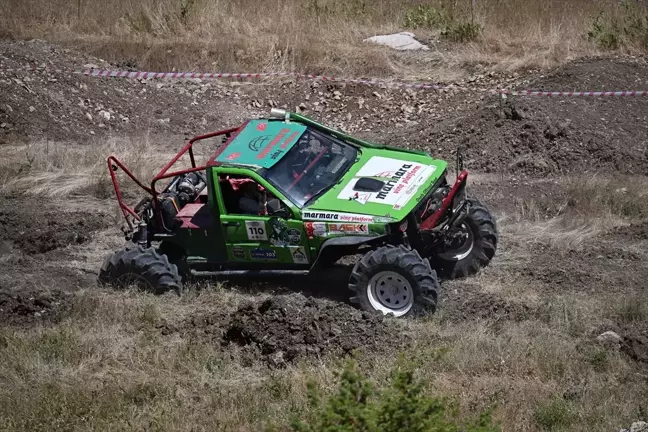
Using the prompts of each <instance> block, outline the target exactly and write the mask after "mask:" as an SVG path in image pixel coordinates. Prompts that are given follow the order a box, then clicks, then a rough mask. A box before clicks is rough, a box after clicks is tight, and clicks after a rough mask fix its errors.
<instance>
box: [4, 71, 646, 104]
mask: <svg viewBox="0 0 648 432" xmlns="http://www.w3.org/2000/svg"><path fill="white" fill-rule="evenodd" d="M0 71H2V72H19V71H22V72H25V71H27V72H40V71H48V72H54V73H58V74H65V73H71V74H76V75H85V76H91V77H97V78H127V79H201V80H202V79H205V80H208V79H225V78H233V79H260V78H270V77H295V78H306V79H311V80H320V81H325V82H339V83H353V84H366V85H387V86H395V87H405V88H412V89H433V90H441V91H444V90H445V91H447V90H472V91H485V92H489V93H492V94H500V95H511V96H547V97H636V96H648V90H625V91H569V92H566V91H540V90H521V91H515V90H507V89H501V90H488V89H481V88H469V87H463V86H460V85H441V84H432V83H420V82H419V83H412V82H406V81H399V80H386V79H381V78H370V79H362V78H341V77H330V76H325V75H314V74H303V73H299V72H260V73H228V72H207V73H203V72H138V71H118V70H106V69H72V70H62V69H48V68H42V67H31V68H29V67H28V68H13V69H0Z"/></svg>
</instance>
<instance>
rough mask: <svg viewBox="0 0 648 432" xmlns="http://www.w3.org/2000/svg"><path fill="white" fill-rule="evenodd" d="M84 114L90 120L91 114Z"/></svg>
mask: <svg viewBox="0 0 648 432" xmlns="http://www.w3.org/2000/svg"><path fill="white" fill-rule="evenodd" d="M85 116H86V118H87V119H88V120H89V121H92V114H90V113H86V114H85Z"/></svg>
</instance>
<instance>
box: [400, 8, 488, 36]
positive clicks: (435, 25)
mask: <svg viewBox="0 0 648 432" xmlns="http://www.w3.org/2000/svg"><path fill="white" fill-rule="evenodd" d="M471 16H472V12H471ZM404 25H405V27H407V28H411V29H417V28H424V29H441V37H443V38H445V39H448V40H451V41H453V42H471V41H475V40H477V39H478V38H479V36H480V35H481V33H482V31H483V28H482V26H481V25H480V24H478V23H476V22H475V21H474V19H473V18H471V19H470V20H465V19H464V18H459V17H458V11H456V10H455V7H454V6H453V7H452V8H451V9H446V8H444V7H441V8H435V7H434V6H430V5H419V6H417V7H415V8H411V9H409V10H408V11H407V12H406V13H405V23H404Z"/></svg>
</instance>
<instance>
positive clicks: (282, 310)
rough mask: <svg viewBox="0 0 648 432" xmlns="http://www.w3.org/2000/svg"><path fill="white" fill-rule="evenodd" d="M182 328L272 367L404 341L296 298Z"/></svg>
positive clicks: (362, 318)
mask: <svg viewBox="0 0 648 432" xmlns="http://www.w3.org/2000/svg"><path fill="white" fill-rule="evenodd" d="M182 327H183V328H193V329H194V331H198V332H199V333H200V334H202V335H206V336H208V337H209V338H211V339H214V340H217V341H219V343H221V344H223V345H224V346H229V345H232V344H233V345H238V346H240V347H243V348H244V349H245V350H246V351H247V352H248V353H252V355H254V356H255V357H256V356H258V357H261V358H263V359H265V360H266V361H267V362H268V363H269V364H271V365H274V366H281V365H283V364H286V363H289V362H293V361H295V360H298V359H304V358H312V357H319V356H323V355H327V354H337V355H344V354H348V353H350V352H352V351H353V350H356V349H368V350H371V351H372V352H376V351H382V350H386V349H399V348H401V347H402V346H404V344H405V343H407V340H408V338H407V336H406V335H404V334H403V333H402V329H398V328H397V327H396V324H395V323H392V322H391V321H390V320H389V319H385V318H383V317H381V316H379V315H375V314H369V313H366V312H362V311H359V310H357V309H355V308H353V307H351V306H348V305H344V304H340V303H337V302H332V301H327V300H321V299H315V298H306V297H304V296H302V295H298V294H291V295H281V296H276V297H272V298H269V299H267V300H265V301H263V302H249V303H247V304H245V305H243V306H241V307H240V308H238V310H237V311H236V312H234V313H232V314H231V315H230V316H220V317H218V316H213V315H209V316H200V317H192V318H191V319H189V320H187V322H185V323H184V324H183V325H182ZM164 332H169V330H168V329H164Z"/></svg>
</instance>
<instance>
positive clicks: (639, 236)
mask: <svg viewBox="0 0 648 432" xmlns="http://www.w3.org/2000/svg"><path fill="white" fill-rule="evenodd" d="M607 235H608V236H609V237H615V238H618V239H623V240H627V241H635V242H636V241H639V240H648V222H641V223H637V224H632V225H630V226H627V227H617V228H614V230H612V231H611V232H610V233H608V234H607Z"/></svg>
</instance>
